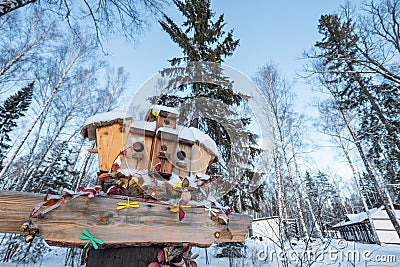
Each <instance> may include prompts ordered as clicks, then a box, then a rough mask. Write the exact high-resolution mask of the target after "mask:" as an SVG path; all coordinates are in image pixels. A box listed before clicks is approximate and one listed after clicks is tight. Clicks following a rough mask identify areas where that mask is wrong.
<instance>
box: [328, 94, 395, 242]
mask: <svg viewBox="0 0 400 267" xmlns="http://www.w3.org/2000/svg"><path fill="white" fill-rule="evenodd" d="M332 95H333V96H334V97H335V95H334V94H332ZM335 101H336V104H337V106H338V109H339V111H340V114H341V115H342V118H343V121H344V122H345V123H346V127H347V129H348V130H349V132H350V135H351V137H352V138H353V141H354V144H355V145H356V147H357V150H358V152H359V154H360V157H361V159H362V161H363V163H364V166H365V169H366V171H367V173H368V175H369V176H370V177H371V179H372V181H373V184H374V187H375V190H376V191H377V192H378V195H379V196H380V197H381V199H382V201H383V205H384V206H385V210H386V213H387V215H388V217H389V219H390V221H391V222H392V224H393V227H394V229H395V230H396V233H397V235H398V236H399V237H400V224H399V221H398V220H397V218H396V214H395V212H394V210H393V208H392V207H393V205H390V203H391V201H390V198H389V195H387V194H386V193H387V192H386V191H385V193H383V192H382V189H381V188H380V185H379V181H378V179H377V178H376V176H375V175H374V173H373V172H372V169H371V166H370V164H369V162H368V160H367V157H366V156H365V153H364V149H363V148H362V146H361V142H360V140H359V139H358V136H357V134H356V132H355V131H354V130H353V128H352V127H351V125H350V121H349V119H348V118H347V115H346V114H345V112H344V110H343V109H342V108H341V107H340V104H339V102H338V99H337V98H336V97H335Z"/></svg>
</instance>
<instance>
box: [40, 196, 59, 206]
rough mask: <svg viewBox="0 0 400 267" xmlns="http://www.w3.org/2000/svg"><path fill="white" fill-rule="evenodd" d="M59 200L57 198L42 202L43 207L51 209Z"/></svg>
mask: <svg viewBox="0 0 400 267" xmlns="http://www.w3.org/2000/svg"><path fill="white" fill-rule="evenodd" d="M59 200H60V199H59V198H50V199H49V200H47V201H46V202H44V204H43V206H45V207H51V206H53V205H55V204H56V203H57V202H58V201H59Z"/></svg>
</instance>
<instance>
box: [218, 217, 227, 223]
mask: <svg viewBox="0 0 400 267" xmlns="http://www.w3.org/2000/svg"><path fill="white" fill-rule="evenodd" d="M218 222H219V224H222V225H227V224H228V219H227V218H225V217H222V216H219V217H218Z"/></svg>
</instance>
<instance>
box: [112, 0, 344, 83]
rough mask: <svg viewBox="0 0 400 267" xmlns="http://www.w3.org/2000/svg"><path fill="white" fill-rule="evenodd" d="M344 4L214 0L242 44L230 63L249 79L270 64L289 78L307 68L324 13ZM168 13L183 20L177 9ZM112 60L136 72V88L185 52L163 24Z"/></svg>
mask: <svg viewBox="0 0 400 267" xmlns="http://www.w3.org/2000/svg"><path fill="white" fill-rule="evenodd" d="M342 2H343V1H341V0H303V1H288V0H283V1H282V0H281V1H268V0H263V1H262V0H259V1H244V0H229V1H228V0H214V1H213V2H212V8H213V10H214V11H215V13H216V15H217V16H218V15H219V14H221V13H224V15H225V21H226V28H225V29H226V30H230V29H234V36H235V38H238V39H240V46H239V47H238V48H237V50H236V51H235V53H234V55H233V56H232V57H230V58H228V59H227V60H226V61H225V63H226V64H227V65H229V66H231V67H233V68H235V69H238V70H239V71H241V72H243V73H244V74H245V75H248V76H252V75H253V74H254V73H255V72H256V70H257V67H258V66H260V65H263V64H265V63H267V62H272V63H274V64H276V65H277V66H278V68H279V70H280V71H281V73H282V74H283V75H284V76H285V77H286V78H287V79H288V80H292V79H293V78H294V77H295V73H296V71H298V70H299V69H300V68H301V65H302V64H303V61H302V60H300V58H301V56H302V52H303V50H305V49H309V48H311V47H312V46H313V44H314V43H315V41H317V40H319V39H320V36H319V34H318V32H317V25H318V19H319V17H320V16H321V15H322V14H327V13H333V12H335V11H336V10H338V9H339V7H340V5H341V4H342ZM165 13H166V14H167V15H168V16H171V17H172V18H175V19H177V21H180V20H181V19H182V18H181V16H180V14H179V13H178V12H177V11H176V10H175V8H174V6H171V7H170V8H168V9H166V11H165ZM108 48H109V50H110V53H111V61H112V63H113V64H115V65H121V66H124V67H125V68H126V70H127V71H128V72H129V73H130V82H129V84H130V87H131V89H132V90H135V89H136V88H137V87H139V86H140V84H142V83H143V82H144V81H145V80H146V79H147V78H149V77H150V76H152V75H153V74H155V73H156V72H158V71H159V70H160V69H162V68H163V67H167V66H168V61H167V60H168V59H170V58H172V57H175V56H179V55H181V51H180V49H179V48H178V46H177V45H176V44H174V43H173V42H172V41H171V40H170V38H169V37H168V35H167V34H166V33H165V32H164V31H163V30H162V29H161V27H160V26H159V24H158V23H157V21H153V23H152V25H151V26H150V27H149V29H148V30H147V31H146V32H145V33H144V34H143V36H140V37H139V38H138V44H135V45H133V44H128V43H126V42H125V41H123V40H121V39H116V40H113V41H111V42H110V44H109V46H108Z"/></svg>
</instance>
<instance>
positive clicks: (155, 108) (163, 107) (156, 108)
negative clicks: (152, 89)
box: [150, 105, 179, 115]
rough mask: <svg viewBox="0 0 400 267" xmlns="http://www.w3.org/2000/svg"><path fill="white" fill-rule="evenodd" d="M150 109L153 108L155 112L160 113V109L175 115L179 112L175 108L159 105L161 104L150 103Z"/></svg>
mask: <svg viewBox="0 0 400 267" xmlns="http://www.w3.org/2000/svg"><path fill="white" fill-rule="evenodd" d="M150 109H152V110H154V111H155V112H157V113H160V111H166V112H169V113H172V114H176V115H178V114H179V112H178V110H177V109H176V108H172V107H166V106H161V105H152V106H151V108H150Z"/></svg>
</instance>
